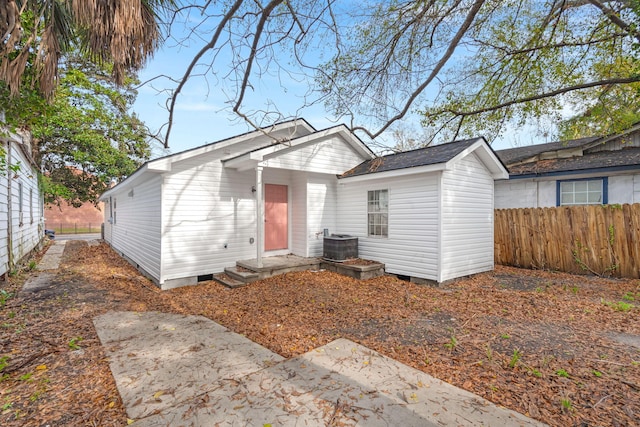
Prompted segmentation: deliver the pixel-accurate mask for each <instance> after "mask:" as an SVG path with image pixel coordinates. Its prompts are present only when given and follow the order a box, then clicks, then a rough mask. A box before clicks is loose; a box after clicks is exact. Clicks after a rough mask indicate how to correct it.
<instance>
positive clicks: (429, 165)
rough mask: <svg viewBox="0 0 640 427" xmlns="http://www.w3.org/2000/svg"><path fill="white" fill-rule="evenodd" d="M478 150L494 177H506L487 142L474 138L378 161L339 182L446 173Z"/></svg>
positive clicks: (360, 165) (368, 162) (353, 171)
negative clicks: (380, 175) (386, 175)
mask: <svg viewBox="0 0 640 427" xmlns="http://www.w3.org/2000/svg"><path fill="white" fill-rule="evenodd" d="M477 150H479V153H478V154H479V157H480V158H481V160H482V161H483V162H484V163H485V165H486V166H487V168H488V169H489V170H490V171H491V173H492V175H493V176H494V177H502V178H506V177H507V171H506V168H505V167H504V165H503V164H502V163H501V162H500V159H498V157H497V156H496V155H495V153H494V152H493V150H492V149H491V147H489V145H488V144H487V143H486V141H485V140H484V138H474V139H466V140H460V141H454V142H449V143H446V144H439V145H431V146H428V147H425V148H419V149H417V150H411V151H404V152H401V153H396V154H390V155H387V156H382V157H377V158H375V159H372V160H367V161H365V162H363V163H361V164H359V165H358V166H356V167H355V168H353V169H351V170H349V171H347V172H345V173H343V174H342V175H340V178H352V177H357V176H362V177H364V176H371V175H374V174H378V173H383V172H388V173H393V172H395V173H400V171H406V172H414V170H413V169H415V168H420V170H421V171H426V170H443V169H447V168H448V167H449V165H450V163H453V162H455V161H457V159H459V158H461V157H464V156H466V155H468V154H470V153H471V152H475V151H477ZM415 172H417V170H415Z"/></svg>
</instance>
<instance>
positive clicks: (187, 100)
mask: <svg viewBox="0 0 640 427" xmlns="http://www.w3.org/2000/svg"><path fill="white" fill-rule="evenodd" d="M172 31H173V32H174V36H175V37H173V38H172V39H169V40H168V41H167V42H166V43H165V45H164V46H163V48H162V49H161V50H160V51H158V52H157V53H156V54H155V55H154V57H153V58H152V59H151V60H150V61H149V62H148V64H147V66H146V67H145V68H144V69H143V70H142V71H141V72H140V73H139V78H140V81H141V82H147V81H149V80H151V79H153V80H152V81H150V82H148V83H146V84H144V85H143V86H141V87H140V88H139V89H138V98H137V100H136V103H135V104H134V108H133V109H134V111H135V113H136V114H138V115H139V117H140V118H141V119H142V120H143V121H144V122H145V123H146V124H147V125H148V126H149V127H150V128H151V129H152V130H153V131H157V130H159V129H161V130H162V135H163V136H164V134H165V132H166V123H167V121H168V117H169V114H168V110H167V108H166V104H167V101H168V99H169V93H168V92H167V91H168V90H171V89H174V88H175V87H176V85H177V84H176V82H175V80H178V79H180V78H181V77H182V75H183V74H184V72H185V70H186V69H187V66H188V65H189V62H190V61H191V59H192V58H193V57H194V55H195V54H196V53H197V52H198V51H199V50H200V48H201V46H203V45H204V44H205V43H206V40H205V39H204V37H206V29H203V28H200V31H202V33H203V34H204V36H203V38H199V37H198V36H197V35H196V36H194V35H191V36H190V37H188V38H187V37H184V36H183V34H184V33H185V32H184V30H181V29H180V28H178V27H176V26H175V25H174V27H172ZM176 40H182V42H181V43H178V42H177V41H176ZM223 55H224V53H223ZM207 61H208V62H211V58H210V57H209V58H207V57H206V56H205V57H204V58H203V62H207ZM229 62H230V61H229V58H225V57H223V56H220V57H219V58H217V61H216V69H215V70H211V69H206V68H204V67H203V66H201V67H198V68H196V69H195V70H194V73H193V74H194V75H193V76H192V77H191V78H190V80H189V82H188V83H187V84H186V85H185V87H184V88H183V90H182V92H181V93H180V95H179V96H178V99H177V104H176V109H175V112H174V120H173V128H172V131H171V136H170V139H169V152H171V153H176V152H180V151H184V150H187V149H190V148H194V147H198V146H201V145H204V144H206V143H210V142H214V141H218V140H220V139H224V138H227V137H230V136H233V135H237V134H241V133H244V132H247V131H249V130H252V128H250V127H249V125H248V124H247V123H245V122H244V121H242V120H241V119H240V118H238V117H237V116H236V115H235V114H233V113H232V111H231V106H230V105H229V104H228V103H227V102H228V101H227V99H228V97H227V96H225V90H229V88H230V85H229V82H228V81H223V77H216V74H218V75H221V76H222V75H223V74H224V73H225V70H224V69H220V68H219V67H225V66H227V64H228V63H229ZM212 71H215V72H212ZM203 74H204V75H203ZM158 76H165V77H158ZM171 79H173V80H174V81H172V80H171ZM250 83H251V89H250V90H249V91H248V93H247V96H246V102H245V104H244V105H245V106H244V109H243V110H244V111H252V110H255V111H260V110H265V109H274V105H275V106H276V107H277V110H278V111H280V112H281V113H282V114H283V115H284V116H285V117H287V118H290V117H294V116H295V117H303V118H305V119H306V120H307V121H308V122H309V123H311V125H312V126H314V127H315V128H316V129H323V128H326V127H331V126H334V125H335V124H337V123H339V122H336V121H335V119H334V118H333V117H332V116H331V114H330V113H328V112H327V111H326V110H325V109H324V106H323V105H322V104H321V103H318V104H316V105H313V106H311V107H306V108H304V109H300V107H301V106H303V105H305V101H304V99H303V98H304V95H305V93H306V92H307V90H308V87H309V86H308V84H307V83H306V82H305V81H304V79H301V78H299V77H298V76H296V75H288V74H284V73H282V72H280V73H278V74H276V73H274V72H268V73H264V74H263V75H262V76H261V77H260V78H259V79H258V78H257V77H255V76H254V77H253V78H252V80H251V81H250ZM408 122H409V123H410V126H411V127H413V128H414V129H419V126H420V125H419V119H418V118H417V117H413V118H410V119H409V120H408ZM266 124H268V123H264V124H263V125H266ZM509 134H510V136H509V137H507V138H503V139H502V140H499V141H495V142H494V143H493V145H492V146H493V148H494V149H502V148H509V147H511V146H513V145H514V144H515V142H516V140H517V141H518V143H519V144H520V145H527V144H531V143H534V142H545V141H541V140H540V139H539V138H536V137H532V136H531V135H532V133H531V132H530V131H527V130H520V131H519V132H517V133H516V132H510V133H509ZM359 136H361V137H362V139H363V140H364V141H365V143H368V142H369V141H368V140H367V138H365V137H364V136H363V135H359ZM478 136H480V135H478ZM376 142H378V143H379V144H393V141H392V139H391V138H389V137H386V138H385V137H384V136H383V137H381V138H378V139H377V141H376ZM372 148H373V149H374V151H379V150H378V148H376V146H372ZM163 154H166V151H162V150H160V149H158V150H155V152H154V156H159V155H163Z"/></svg>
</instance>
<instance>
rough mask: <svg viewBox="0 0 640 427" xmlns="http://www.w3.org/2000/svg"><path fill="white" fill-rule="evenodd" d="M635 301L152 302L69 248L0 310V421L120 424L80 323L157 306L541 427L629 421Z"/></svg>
mask: <svg viewBox="0 0 640 427" xmlns="http://www.w3.org/2000/svg"><path fill="white" fill-rule="evenodd" d="M14 286H19V283H17V284H15V285H14ZM638 298H640V282H639V281H637V280H635V281H634V280H605V279H598V278H592V277H583V276H572V275H568V274H558V273H550V272H543V271H528V270H518V269H514V268H505V267H498V268H497V269H496V271H495V272H492V273H486V274H480V275H476V276H474V277H472V278H467V279H462V280H458V281H456V282H454V283H452V284H449V285H448V286H446V287H443V288H432V287H427V286H418V285H415V284H412V283H408V282H404V281H401V280H398V279H395V278H392V277H381V278H377V279H373V280H369V281H357V280H354V279H350V278H346V277H343V276H340V275H337V274H334V273H330V272H302V273H290V274H287V275H283V276H279V277H274V278H271V279H267V280H264V281H261V282H256V283H253V284H251V285H249V286H247V287H244V288H238V289H233V290H230V289H227V288H224V287H223V286H221V285H218V284H217V283H214V282H207V283H202V284H200V285H198V286H194V287H187V288H180V289H175V290H172V291H167V292H161V291H159V290H157V289H156V288H153V287H150V286H149V283H148V282H146V281H144V280H143V279H141V277H140V275H139V274H138V273H137V272H136V271H135V270H134V269H133V268H132V267H131V266H130V265H128V264H127V263H125V262H124V261H123V260H122V259H121V258H119V257H118V256H117V255H115V254H114V253H113V252H112V251H111V250H110V249H109V248H108V247H107V246H105V245H101V246H97V247H88V246H86V243H83V242H69V243H68V244H67V249H66V251H65V262H64V264H63V266H62V268H61V269H60V271H59V273H58V274H57V276H56V279H55V281H54V283H53V287H52V288H49V289H44V290H41V291H39V292H36V293H32V294H27V293H22V294H19V296H17V297H14V298H11V299H9V300H8V302H7V303H6V305H5V306H4V307H1V308H0V315H1V317H2V319H3V320H2V322H3V325H2V330H1V331H0V333H1V335H0V338H1V340H2V350H1V353H0V357H2V356H7V357H8V362H7V363H8V365H7V367H6V368H5V370H4V372H5V373H6V378H4V379H3V381H2V382H1V383H0V385H1V386H0V408H1V409H2V410H1V412H0V413H1V415H0V424H2V425H5V426H18V425H20V426H23V425H24V426H39V425H42V424H45V423H49V424H52V425H53V424H55V425H102V426H108V425H124V424H126V414H125V412H124V408H123V407H122V403H121V401H120V399H119V397H118V393H117V390H116V388H115V383H114V381H113V378H112V377H111V374H110V371H109V368H108V364H107V361H106V360H105V357H104V353H103V351H102V348H101V346H100V343H99V341H98V338H97V336H96V333H95V330H94V328H93V324H92V319H93V318H94V317H95V316H97V315H99V314H102V313H104V312H106V311H109V310H136V311H145V310H156V311H164V312H177V313H184V314H199V315H204V316H206V317H208V318H211V319H213V320H215V321H217V322H219V323H221V324H223V325H225V326H227V327H228V328H230V329H232V330H234V331H236V332H238V333H241V334H244V335H246V336H247V337H249V338H250V339H252V340H254V341H256V342H258V343H260V344H262V345H264V346H266V347H268V348H270V349H272V350H273V351H276V352H278V353H280V354H282V355H283V356H285V357H290V356H294V355H297V354H301V353H304V352H306V351H309V350H311V349H313V348H315V347H317V346H320V345H323V344H326V343H328V342H330V341H331V340H333V339H335V338H338V337H345V338H349V339H351V340H354V341H356V342H359V343H361V344H363V345H366V346H368V347H370V348H372V349H374V350H377V351H379V352H381V353H383V354H385V355H388V356H390V357H393V358H395V359H397V360H399V361H402V362H404V363H406V364H408V365H411V366H413V367H415V368H417V369H420V370H422V371H425V372H427V373H429V374H431V375H433V376H435V377H437V378H440V379H443V380H445V381H447V382H450V383H452V384H454V385H456V386H459V387H462V388H465V389H467V390H469V391H472V392H474V393H477V394H479V395H481V396H483V397H485V398H487V399H489V400H491V401H493V402H495V403H497V404H499V405H502V406H505V407H508V408H511V409H514V410H516V411H518V412H521V413H524V414H527V415H530V416H532V417H534V418H537V419H539V420H542V421H544V422H546V423H549V424H552V425H579V424H583V425H638V424H640V421H639V420H640V399H638V387H639V386H640V366H639V362H640V350H639V349H638V346H639V345H640V343H639V341H640V320H639V316H638V312H639V311H640V309H638V308H629V307H628V305H629V304H637V301H636V302H634V301H632V300H636V299H638ZM624 304H627V305H624ZM626 308H629V310H628V311H625V309H626ZM74 338H76V340H75V341H73V343H74V344H76V345H77V346H78V347H79V349H78V350H74V349H72V347H73V346H71V345H70V343H71V340H73V339H74Z"/></svg>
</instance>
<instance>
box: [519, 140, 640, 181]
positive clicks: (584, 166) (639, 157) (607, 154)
mask: <svg viewBox="0 0 640 427" xmlns="http://www.w3.org/2000/svg"><path fill="white" fill-rule="evenodd" d="M604 168H614V169H634V168H637V169H640V148H639V147H629V148H624V149H622V150H614V151H598V152H595V153H585V154H584V155H582V156H576V157H569V158H566V159H547V160H539V161H537V162H529V163H523V164H520V165H514V166H510V167H509V175H510V176H511V177H517V176H523V175H545V174H557V173H561V172H574V171H584V170H593V169H604Z"/></svg>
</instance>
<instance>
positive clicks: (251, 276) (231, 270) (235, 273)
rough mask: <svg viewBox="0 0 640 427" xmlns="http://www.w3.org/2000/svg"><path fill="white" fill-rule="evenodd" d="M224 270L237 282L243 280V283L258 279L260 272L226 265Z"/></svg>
mask: <svg viewBox="0 0 640 427" xmlns="http://www.w3.org/2000/svg"><path fill="white" fill-rule="evenodd" d="M224 272H225V274H227V275H228V276H230V277H231V278H232V279H234V280H237V281H238V282H243V283H245V284H247V283H251V282H255V281H256V280H260V274H258V273H256V272H255V271H251V270H249V269H247V268H244V267H239V266H235V267H227V268H225V269H224Z"/></svg>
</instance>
